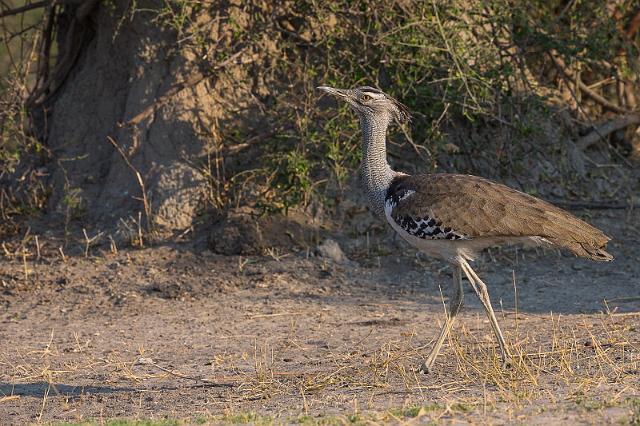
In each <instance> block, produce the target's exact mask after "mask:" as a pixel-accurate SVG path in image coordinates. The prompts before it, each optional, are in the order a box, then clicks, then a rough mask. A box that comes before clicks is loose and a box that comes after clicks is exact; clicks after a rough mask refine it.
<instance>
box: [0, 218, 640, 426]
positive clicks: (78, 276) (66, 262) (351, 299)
mask: <svg viewBox="0 0 640 426" xmlns="http://www.w3.org/2000/svg"><path fill="white" fill-rule="evenodd" d="M582 213H584V212H582ZM583 215H584V214H583ZM588 218H589V221H591V222H592V223H595V224H596V225H597V226H599V227H601V228H602V229H603V230H605V231H606V232H607V233H609V234H610V235H611V236H612V237H613V238H614V241H613V243H612V244H611V246H610V248H611V252H612V253H613V254H614V256H616V260H615V261H614V262H612V263H609V264H601V263H591V262H588V261H584V260H580V259H576V258H573V257H570V256H568V255H564V254H563V255H560V254H559V253H557V252H553V251H546V252H543V251H542V250H522V249H519V250H518V249H515V248H506V249H501V250H497V249H494V250H492V251H491V252H490V253H487V254H485V255H484V257H483V258H482V259H481V260H479V261H478V262H476V267H477V271H478V272H479V274H480V275H481V276H482V277H484V278H486V279H485V281H486V282H487V283H488V285H489V287H490V293H491V297H492V300H493V304H494V307H495V308H496V311H497V314H498V317H499V321H500V322H501V325H502V328H503V331H504V332H505V337H506V338H507V341H508V343H509V344H510V347H511V351H512V352H513V353H514V354H515V359H514V362H513V365H512V366H511V367H510V368H502V366H501V365H500V362H499V359H498V357H497V354H496V349H497V347H496V344H495V342H494V340H493V336H492V333H491V329H490V327H489V324H488V322H487V321H486V320H485V317H484V314H483V312H482V310H481V307H480V304H479V302H478V301H477V299H476V298H475V296H474V295H473V294H472V293H471V290H470V289H469V288H468V285H467V284H466V282H465V287H466V288H465V291H466V294H465V307H464V309H463V311H462V314H461V316H460V320H459V321H458V322H457V323H456V325H455V327H454V331H453V336H452V338H451V339H450V340H449V341H448V342H447V343H446V344H445V346H444V348H443V351H442V353H441V355H440V357H439V358H438V360H437V364H436V368H437V369H436V371H435V372H433V373H431V374H429V375H420V374H417V373H415V372H414V368H415V367H417V366H418V365H419V363H420V362H421V361H422V359H423V357H424V356H426V354H427V352H428V350H429V347H430V343H431V341H432V339H434V338H435V336H436V334H437V332H438V327H439V325H440V323H441V320H442V319H443V304H442V302H443V296H442V293H441V292H440V289H439V286H442V290H443V292H444V297H445V299H446V297H447V294H448V292H449V283H450V280H451V271H450V269H449V268H448V267H446V265H444V264H442V263H440V262H438V261H432V260H429V259H427V258H425V257H423V256H417V255H416V254H415V252H413V251H412V250H410V249H409V248H408V247H407V246H406V245H404V243H402V242H399V241H391V240H388V239H387V240H384V241H386V242H387V243H389V244H391V245H390V246H389V248H388V249H387V250H386V251H381V250H379V251H377V252H376V251H372V250H370V249H367V250H364V249H363V247H364V245H365V244H366V242H365V241H360V240H348V241H345V240H341V243H342V245H343V248H345V251H346V252H347V255H348V256H349V258H350V259H351V260H350V261H348V262H345V263H335V262H332V261H330V260H327V259H324V258H320V257H317V256H314V255H313V250H310V251H304V250H303V251H300V252H293V253H283V252H281V251H277V250H272V251H270V253H268V254H267V255H265V256H255V257H227V256H220V255H215V254H212V253H211V252H209V251H208V250H206V248H204V247H203V245H202V244H200V243H197V242H196V243H184V244H167V245H161V246H156V247H152V248H145V249H128V250H120V251H119V252H118V253H117V254H109V253H106V254H105V253H102V254H99V253H98V252H99V250H94V251H91V253H89V256H87V257H85V256H82V255H78V256H71V255H68V256H66V257H65V258H64V259H63V258H62V256H61V255H60V254H59V253H58V252H56V250H54V249H53V248H54V247H51V245H50V246H49V251H48V254H44V252H47V242H46V239H44V238H43V239H41V240H39V244H41V245H43V247H42V252H43V253H41V258H40V259H39V260H38V259H37V258H36V255H35V243H34V241H33V239H31V240H30V242H29V243H28V244H25V245H24V247H22V248H21V249H20V250H18V251H15V246H14V249H12V248H11V247H9V246H5V257H4V259H3V260H2V261H1V263H0V306H1V307H2V311H1V313H0V324H1V325H0V419H1V420H0V423H1V424H3V425H7V424H25V423H31V422H62V421H71V422H79V421H83V420H91V419H93V420H95V421H97V422H101V421H103V420H106V419H113V418H128V419H162V418H167V417H168V418H176V419H186V421H187V422H190V421H193V422H195V421H198V422H207V421H211V422H214V423H217V422H221V421H228V422H236V423H237V422H251V423H265V422H267V423H269V422H276V423H280V422H283V423H293V422H300V423H316V422H319V423H322V422H327V423H350V422H357V421H362V422H364V423H367V422H372V423H384V422H395V423H399V422H402V421H407V422H410V423H414V422H415V423H429V422H434V421H438V422H444V423H452V424H466V423H491V424H513V423H519V424H576V423H587V424H603V423H629V424H637V423H638V422H640V285H639V284H640V263H639V261H640V214H638V213H637V212H628V211H601V212H592V214H591V215H589V216H588ZM369 244H371V242H369ZM367 247H369V246H367ZM23 249H24V253H27V252H28V254H29V255H28V256H26V255H25V256H22V253H23ZM396 250H398V251H399V252H400V253H402V255H398V254H397V253H395V251H396ZM383 252H384V253H385V254H382V253H383ZM56 253H57V254H56ZM634 422H636V423H634Z"/></svg>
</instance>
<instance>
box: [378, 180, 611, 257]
mask: <svg viewBox="0 0 640 426" xmlns="http://www.w3.org/2000/svg"><path fill="white" fill-rule="evenodd" d="M386 201H387V207H388V210H389V215H388V216H389V218H390V220H394V221H395V222H396V223H398V224H399V225H400V226H401V227H402V228H404V229H405V230H407V228H410V229H412V230H413V231H414V233H413V234H412V235H415V236H419V237H421V238H433V239H452V240H455V239H476V238H496V237H506V238H508V237H542V238H544V239H546V240H548V241H550V242H551V243H553V244H556V245H558V246H560V247H564V248H567V249H569V250H571V251H572V252H574V253H576V254H577V255H579V256H583V257H589V258H593V259H596V260H610V258H611V256H610V255H609V254H608V253H607V252H606V251H604V248H605V246H606V243H607V241H609V240H610V238H609V237H607V236H606V235H605V234H604V233H602V232H601V231H600V230H598V229H596V228H594V227H592V226H591V225H589V224H587V223H586V222H583V221H582V220H580V219H578V218H576V217H575V216H573V215H571V214H570V213H568V212H566V211H564V210H562V209H560V208H558V207H556V206H554V205H552V204H549V203H547V202H546V201H543V200H541V199H539V198H536V197H533V196H531V195H528V194H525V193H523V192H520V191H516V190H515V189H512V188H509V187H507V186H505V185H502V184H499V183H496V182H492V181H489V180H487V179H483V178H480V177H477V176H471V175H458V174H446V173H438V174H429V175H416V176H398V177H396V178H395V179H394V180H393V182H392V183H391V185H390V187H389V190H388V191H387V199H386ZM425 222H426V228H427V231H428V232H425V231H424V230H423V231H422V232H418V231H415V229H414V227H415V226H416V225H417V224H418V223H419V224H420V225H417V226H418V228H420V227H423V225H424V224H425ZM430 225H433V227H432V226H430ZM432 228H433V229H432ZM407 232H411V231H407ZM422 234H424V236H422ZM430 234H431V235H430Z"/></svg>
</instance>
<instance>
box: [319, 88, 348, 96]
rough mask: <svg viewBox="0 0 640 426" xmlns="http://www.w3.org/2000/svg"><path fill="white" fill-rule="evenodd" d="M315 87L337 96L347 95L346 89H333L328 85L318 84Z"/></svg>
mask: <svg viewBox="0 0 640 426" xmlns="http://www.w3.org/2000/svg"><path fill="white" fill-rule="evenodd" d="M317 89H318V90H322V91H323V92H325V93H327V94H329V95H333V96H335V97H337V98H346V97H347V91H346V90H345V89H334V88H333V87H329V86H318V87H317Z"/></svg>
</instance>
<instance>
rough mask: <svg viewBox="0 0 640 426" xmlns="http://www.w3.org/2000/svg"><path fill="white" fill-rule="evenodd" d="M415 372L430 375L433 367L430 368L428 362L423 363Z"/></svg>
mask: <svg viewBox="0 0 640 426" xmlns="http://www.w3.org/2000/svg"><path fill="white" fill-rule="evenodd" d="M415 371H416V372H417V373H420V374H429V372H430V371H431V367H430V366H428V365H427V363H426V362H423V363H422V365H420V367H418V368H417V369H416V370H415Z"/></svg>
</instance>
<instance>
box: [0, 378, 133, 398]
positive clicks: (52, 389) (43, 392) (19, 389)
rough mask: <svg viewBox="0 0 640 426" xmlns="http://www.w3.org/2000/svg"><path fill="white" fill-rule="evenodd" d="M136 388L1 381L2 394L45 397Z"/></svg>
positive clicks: (104, 392) (105, 392) (126, 390)
mask: <svg viewBox="0 0 640 426" xmlns="http://www.w3.org/2000/svg"><path fill="white" fill-rule="evenodd" d="M135 390H136V389H134V388H131V387H112V386H90V385H89V386H87V385H66V384H64V383H55V384H54V383H48V382H34V383H2V382H0V395H5V396H8V395H17V396H31V397H34V398H43V397H45V396H55V395H65V396H80V395H87V394H111V393H118V392H132V391H135Z"/></svg>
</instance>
